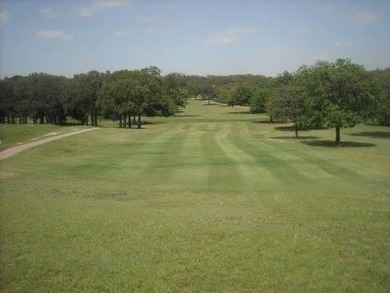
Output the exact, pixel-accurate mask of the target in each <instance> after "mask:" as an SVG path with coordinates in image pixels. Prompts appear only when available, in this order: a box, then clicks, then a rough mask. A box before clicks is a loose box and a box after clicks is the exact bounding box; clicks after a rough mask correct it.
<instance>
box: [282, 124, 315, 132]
mask: <svg viewBox="0 0 390 293" xmlns="http://www.w3.org/2000/svg"><path fill="white" fill-rule="evenodd" d="M275 129H276V130H279V131H294V130H295V127H294V125H287V126H276V127H275ZM298 130H299V131H308V130H309V129H304V128H302V129H298Z"/></svg>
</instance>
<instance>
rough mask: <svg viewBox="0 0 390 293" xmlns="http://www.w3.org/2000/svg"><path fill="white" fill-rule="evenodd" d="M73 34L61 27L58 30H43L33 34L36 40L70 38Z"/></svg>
mask: <svg viewBox="0 0 390 293" xmlns="http://www.w3.org/2000/svg"><path fill="white" fill-rule="evenodd" d="M73 37H74V35H72V34H70V33H67V32H65V31H63V30H61V29H58V30H43V31H39V32H37V33H36V34H35V36H34V38H35V39H37V40H50V39H58V40H63V41H69V40H72V39H73Z"/></svg>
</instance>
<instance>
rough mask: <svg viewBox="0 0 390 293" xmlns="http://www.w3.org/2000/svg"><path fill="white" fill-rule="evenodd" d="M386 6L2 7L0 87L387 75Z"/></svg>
mask: <svg viewBox="0 0 390 293" xmlns="http://www.w3.org/2000/svg"><path fill="white" fill-rule="evenodd" d="M389 28H390V1H389V0H350V1H348V0H331V1H325V0H274V1H272V0H257V1H255V0H0V77H4V76H12V75H16V74H21V75H26V74H29V73H32V72H46V73H51V74H60V75H65V76H72V75H73V74H74V73H82V72H88V71H90V70H92V69H96V70H98V71H106V70H110V71H115V70H119V69H137V68H142V67H146V66H150V65H155V66H158V67H159V68H160V69H161V70H162V72H163V74H167V73H169V72H181V73H185V74H199V75H207V74H220V75H226V74H244V73H251V74H264V75H267V76H274V75H276V74H278V73H281V72H283V71H284V70H288V71H295V70H296V69H297V68H298V67H299V66H300V65H303V64H313V63H314V62H315V61H316V60H320V59H321V60H329V61H333V60H335V59H336V58H339V57H343V58H345V57H348V58H351V59H352V61H353V62H355V63H359V64H363V65H364V66H365V67H366V68H367V69H374V68H377V67H379V68H386V67H390V29H389Z"/></svg>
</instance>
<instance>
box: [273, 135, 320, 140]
mask: <svg viewBox="0 0 390 293" xmlns="http://www.w3.org/2000/svg"><path fill="white" fill-rule="evenodd" d="M271 138H272V139H297V140H301V139H302V140H304V139H320V137H319V136H310V135H309V136H298V137H296V136H295V135H293V136H273V137H271Z"/></svg>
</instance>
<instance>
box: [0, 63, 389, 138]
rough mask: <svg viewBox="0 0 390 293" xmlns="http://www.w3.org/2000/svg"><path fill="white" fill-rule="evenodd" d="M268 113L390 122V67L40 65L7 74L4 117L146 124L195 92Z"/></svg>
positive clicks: (304, 122)
mask: <svg viewBox="0 0 390 293" xmlns="http://www.w3.org/2000/svg"><path fill="white" fill-rule="evenodd" d="M191 97H193V98H197V97H199V98H202V99H207V100H209V102H210V101H215V102H218V103H221V104H226V105H228V106H236V105H240V106H249V107H250V111H251V113H265V112H266V113H268V116H269V119H270V122H276V121H290V122H292V123H294V125H295V134H296V136H297V137H298V131H299V129H302V128H318V127H331V128H334V129H335V133H336V136H335V141H336V142H337V143H338V142H340V129H341V128H346V127H353V126H354V125H356V124H357V123H361V122H370V123H377V124H380V125H388V126H389V125H390V68H387V69H383V70H382V69H377V70H373V71H367V70H366V69H365V68H364V67H363V66H361V65H358V64H354V63H352V61H351V60H349V59H338V60H336V61H335V62H327V61H318V62H317V63H315V64H314V65H311V66H302V67H300V68H299V69H298V70H297V71H295V72H292V73H290V72H287V71H285V72H283V73H281V74H279V75H278V76H277V77H266V76H261V75H231V76H210V75H209V76H206V77H204V76H191V75H184V74H180V73H170V74H168V75H165V76H162V75H161V71H160V69H159V68H157V67H155V66H151V67H148V68H144V69H140V70H132V71H129V70H120V71H116V72H113V73H110V72H105V73H101V72H97V71H90V72H88V73H86V74H75V75H74V76H73V78H66V77H63V76H56V75H50V74H45V73H33V74H30V75H28V76H19V75H17V76H13V77H6V78H4V79H2V80H1V81H0V122H1V123H12V124H14V123H28V121H29V119H30V121H32V122H33V123H53V124H58V125H64V124H65V123H66V122H67V119H69V118H73V119H75V120H77V121H79V122H80V123H81V124H83V125H93V126H97V125H98V117H102V118H109V119H113V120H116V121H119V126H120V127H130V128H131V127H132V126H133V124H136V125H137V127H138V128H141V125H142V121H141V117H142V116H173V115H175V113H177V111H179V110H180V108H183V107H185V105H186V101H187V99H189V98H191Z"/></svg>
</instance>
